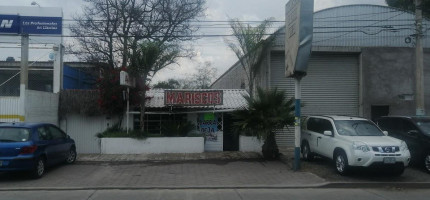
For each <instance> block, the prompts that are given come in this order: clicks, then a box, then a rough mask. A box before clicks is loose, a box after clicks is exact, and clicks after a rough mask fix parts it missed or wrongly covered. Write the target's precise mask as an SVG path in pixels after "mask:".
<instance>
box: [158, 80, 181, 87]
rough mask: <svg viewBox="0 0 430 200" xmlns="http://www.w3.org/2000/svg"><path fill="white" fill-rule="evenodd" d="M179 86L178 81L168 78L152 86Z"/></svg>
mask: <svg viewBox="0 0 430 200" xmlns="http://www.w3.org/2000/svg"><path fill="white" fill-rule="evenodd" d="M180 87H181V84H180V83H179V81H177V80H175V79H171V78H170V79H169V80H167V81H160V82H158V83H157V84H155V85H153V86H152V88H154V89H156V88H162V89H179V88H180Z"/></svg>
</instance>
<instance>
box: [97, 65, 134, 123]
mask: <svg viewBox="0 0 430 200" xmlns="http://www.w3.org/2000/svg"><path fill="white" fill-rule="evenodd" d="M122 70H126V69H125V68H115V69H109V70H108V69H107V70H104V71H103V77H102V78H100V79H98V80H97V89H98V94H99V98H98V100H97V102H98V105H99V107H100V108H101V110H102V111H103V113H105V114H109V115H122V114H123V112H124V110H125V107H126V102H127V101H126V100H125V99H124V98H123V92H125V91H127V87H125V86H121V85H120V84H119V76H120V71H122ZM139 90H140V89H139V88H138V87H137V88H130V96H129V97H130V105H132V106H133V105H136V104H137V103H138V102H139V95H138V91H139Z"/></svg>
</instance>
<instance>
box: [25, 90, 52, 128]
mask: <svg viewBox="0 0 430 200" xmlns="http://www.w3.org/2000/svg"><path fill="white" fill-rule="evenodd" d="M58 102H59V95H58V94H53V93H49V92H41V91H34V90H27V91H26V93H25V121H26V122H46V123H51V124H55V125H58V122H59V121H58Z"/></svg>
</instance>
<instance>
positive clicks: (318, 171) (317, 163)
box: [290, 158, 430, 183]
mask: <svg viewBox="0 0 430 200" xmlns="http://www.w3.org/2000/svg"><path fill="white" fill-rule="evenodd" d="M290 160H291V159H290ZM301 167H302V168H301V171H303V172H310V173H313V174H315V175H317V176H319V177H321V178H323V179H325V180H326V181H329V182H429V183H430V174H429V173H426V172H425V171H424V170H423V169H422V168H419V167H417V166H410V167H408V168H406V170H405V172H404V173H403V174H402V175H401V176H398V177H395V176H392V175H390V174H386V173H385V174H384V173H381V171H370V170H366V169H356V170H354V171H353V172H352V173H351V174H349V175H348V176H341V175H339V174H338V173H336V171H335V168H334V166H333V163H332V161H330V160H329V159H322V158H316V159H315V160H314V161H312V162H308V161H303V160H302V161H301Z"/></svg>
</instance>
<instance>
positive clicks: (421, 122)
mask: <svg viewBox="0 0 430 200" xmlns="http://www.w3.org/2000/svg"><path fill="white" fill-rule="evenodd" d="M416 124H417V125H418V126H419V127H420V129H421V130H422V131H423V132H424V133H425V134H426V135H430V119H418V120H416Z"/></svg>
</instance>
